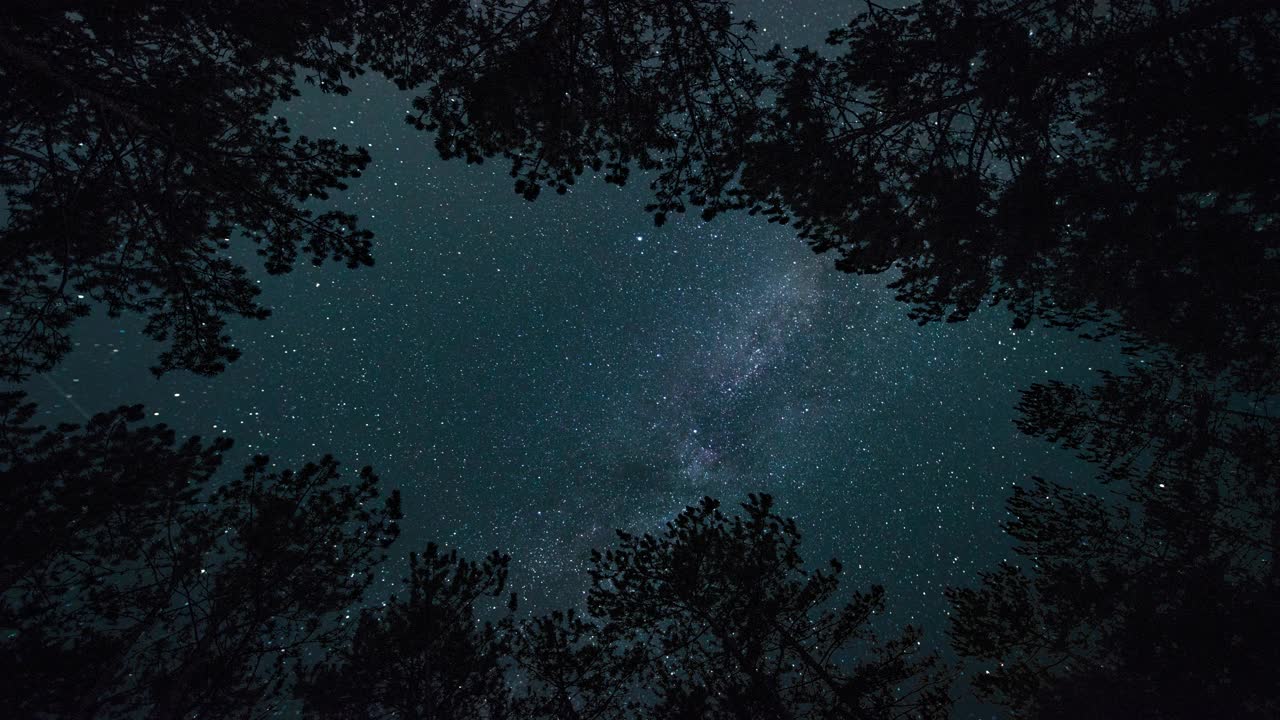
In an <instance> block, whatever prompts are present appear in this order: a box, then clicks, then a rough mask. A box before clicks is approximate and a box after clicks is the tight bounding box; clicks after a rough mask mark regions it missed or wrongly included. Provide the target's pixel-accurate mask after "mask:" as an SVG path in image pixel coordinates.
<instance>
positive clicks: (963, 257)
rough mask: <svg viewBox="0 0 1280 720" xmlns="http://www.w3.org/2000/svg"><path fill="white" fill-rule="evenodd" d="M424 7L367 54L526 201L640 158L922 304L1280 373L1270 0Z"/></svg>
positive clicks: (445, 148) (680, 190)
mask: <svg viewBox="0 0 1280 720" xmlns="http://www.w3.org/2000/svg"><path fill="white" fill-rule="evenodd" d="M429 6H430V8H431V12H418V11H417V7H418V4H417V3H411V2H410V3H405V4H394V5H393V8H394V9H389V10H383V11H382V12H380V13H373V14H371V18H373V20H372V21H371V22H372V24H371V25H370V26H369V27H370V28H371V29H370V30H369V31H368V32H366V33H365V35H366V36H367V37H369V38H370V44H369V46H368V49H367V53H368V56H369V61H370V62H371V63H372V64H373V65H375V66H376V67H378V68H379V69H381V70H383V71H384V72H386V73H388V75H389V76H390V77H392V78H394V79H395V80H396V81H397V82H398V83H399V84H400V85H401V87H404V88H422V89H423V91H424V94H422V95H420V96H419V97H418V98H417V99H416V100H415V103H414V104H415V107H414V110H413V112H412V113H411V114H410V116H409V118H408V119H409V121H410V122H411V123H413V124H414V125H416V126H418V127H422V128H425V129H431V130H434V131H436V133H437V136H436V137H437V147H438V148H439V149H440V151H441V153H442V155H443V156H444V157H464V158H466V159H468V160H469V161H473V162H479V161H480V160H482V159H483V158H486V157H490V156H495V155H502V156H505V157H506V158H508V159H510V160H511V162H512V175H513V176H515V177H516V178H517V185H516V188H517V191H519V192H521V193H523V194H524V195H525V196H526V197H528V198H530V199H532V198H534V197H536V196H537V195H538V193H539V190H540V189H541V188H542V187H544V186H547V187H553V188H555V189H557V190H558V191H561V192H563V191H565V190H566V189H567V187H568V186H569V185H571V184H572V183H573V182H574V179H575V177H577V176H578V175H580V174H581V173H583V172H584V170H586V169H588V168H589V169H592V170H603V171H604V173H605V175H604V177H605V179H606V180H608V181H610V182H615V183H621V182H623V181H625V180H626V179H627V177H628V169H629V168H630V167H631V166H634V167H638V168H641V169H645V170H649V171H652V175H651V177H652V178H653V179H652V181H651V182H652V188H653V190H654V192H655V198H654V202H653V204H652V205H651V207H650V209H651V210H652V211H654V213H655V216H656V219H657V220H658V221H659V223H661V222H662V220H663V219H665V217H666V215H667V214H668V213H670V212H683V211H684V210H685V209H686V206H687V205H693V206H701V207H703V216H704V218H707V219H710V218H712V217H714V216H715V215H716V214H718V213H720V212H723V211H726V210H733V209H747V210H749V211H750V212H752V213H762V214H763V215H764V216H766V217H768V218H769V219H770V220H771V221H775V222H782V223H794V225H795V226H796V228H797V229H798V231H799V233H800V235H801V236H803V237H805V238H807V239H808V240H809V242H810V243H811V245H812V246H813V248H814V249H815V250H817V251H819V252H825V251H835V252H836V253H837V254H838V255H839V258H838V260H837V266H838V267H840V268H841V269H843V270H845V271H848V272H857V273H879V272H884V271H888V270H894V271H895V272H896V273H897V274H898V277H897V278H896V279H895V280H894V281H893V287H894V288H896V290H897V292H898V297H899V299H900V300H903V301H905V302H907V303H910V304H911V306H912V311H911V314H912V316H913V317H914V318H916V319H917V320H919V321H921V322H927V321H932V320H943V319H945V320H948V321H957V320H962V319H964V318H966V317H968V316H969V315H970V314H971V313H972V312H974V311H975V310H976V309H977V308H979V307H980V306H982V305H983V304H985V303H991V304H1000V305H1004V306H1007V307H1008V308H1009V309H1011V310H1012V311H1013V312H1014V314H1015V327H1024V326H1026V325H1027V324H1028V323H1030V322H1031V321H1032V320H1033V319H1036V318H1039V319H1041V320H1043V321H1046V322H1048V323H1050V324H1053V325H1060V326H1065V327H1068V328H1073V329H1076V330H1078V331H1080V332H1081V333H1083V334H1085V335H1087V336H1091V337H1096V336H1103V335H1109V334H1115V333H1120V334H1122V335H1124V336H1125V337H1126V338H1127V340H1128V341H1130V342H1131V343H1133V344H1134V345H1137V346H1168V347H1171V348H1173V349H1174V350H1175V351H1177V352H1179V353H1181V354H1182V355H1184V356H1187V357H1198V358H1200V359H1201V361H1202V362H1206V363H1208V364H1209V365H1210V366H1211V367H1212V368H1214V369H1215V370H1232V371H1238V372H1239V374H1238V380H1239V381H1240V383H1241V386H1242V388H1244V389H1248V390H1256V389H1257V388H1258V387H1259V385H1257V384H1256V383H1259V382H1261V383H1265V384H1267V385H1274V384H1275V383H1276V382H1277V381H1280V378H1277V377H1276V376H1275V375H1274V373H1275V369H1274V367H1272V365H1271V364H1270V363H1269V358H1271V357H1272V356H1273V355H1275V353H1276V352H1277V348H1278V347H1280V327H1277V324H1276V322H1277V321H1276V314H1275V313H1273V312H1268V311H1267V309H1268V308H1271V307H1274V306H1275V304H1276V301H1277V299H1278V298H1277V295H1276V294H1277V292H1280V291H1278V290H1277V288H1280V271H1278V269H1277V263H1278V262H1280V259H1278V258H1280V240H1278V238H1277V207H1278V202H1280V195H1278V194H1277V185H1276V183H1275V180H1274V177H1275V174H1274V171H1273V169H1272V164H1271V163H1270V161H1269V158H1272V157H1274V156H1276V155H1278V154H1280V124H1277V123H1278V121H1277V117H1276V114H1275V108H1276V107H1277V105H1280V91H1278V90H1277V89H1276V87H1277V85H1276V83H1275V82H1273V79H1274V78H1275V77H1276V76H1277V75H1280V53H1277V52H1276V48H1277V40H1278V39H1280V38H1278V36H1277V30H1278V29H1280V10H1277V9H1276V8H1275V6H1274V3H1269V2H1265V1H1263V0H1248V1H1246V2H1237V1H1234V0H1180V1H1179V2H1171V3H1164V2H1151V0H1123V1H1122V2H1110V3H1105V4H1104V3H1095V2H1093V1H1092V0H1066V1H1060V0H931V1H928V2H922V3H915V4H911V5H909V6H908V7H905V8H901V9H892V10H891V9H887V8H883V7H881V6H879V5H877V4H876V3H867V10H866V11H865V12H863V13H861V14H859V15H858V16H857V17H855V18H854V19H853V21H852V22H851V23H850V24H849V25H848V26H847V27H846V28H842V29H839V30H837V31H834V32H833V33H831V36H830V40H829V42H830V43H831V44H832V46H833V47H832V48H831V50H830V51H829V52H825V53H819V52H817V51H815V50H811V49H800V50H794V51H786V50H783V49H781V48H774V49H772V50H770V51H768V52H764V53H761V54H760V55H757V53H756V52H755V50H754V46H753V42H752V40H753V38H752V31H753V30H754V27H753V26H752V25H751V24H750V23H737V22H734V21H733V20H732V18H731V16H730V15H729V14H728V13H727V6H726V5H725V4H724V3H721V2H712V1H710V0H707V1H702V2H692V3H690V2H669V1H668V0H634V1H633V2H627V3H617V2H607V1H605V0H600V1H599V2H596V1H588V2H569V1H557V0H540V1H538V2H531V3H522V2H512V1H510V0H489V1H487V2H484V3H481V4H479V5H476V6H472V5H467V4H463V3H449V2H440V3H430V4H429ZM388 28H391V29H390V30H388ZM441 28H447V30H443V31H442V30H441ZM1100 269H1102V271H1100ZM1241 371H1242V372H1241ZM1249 383H1254V384H1252V385H1250V384H1249Z"/></svg>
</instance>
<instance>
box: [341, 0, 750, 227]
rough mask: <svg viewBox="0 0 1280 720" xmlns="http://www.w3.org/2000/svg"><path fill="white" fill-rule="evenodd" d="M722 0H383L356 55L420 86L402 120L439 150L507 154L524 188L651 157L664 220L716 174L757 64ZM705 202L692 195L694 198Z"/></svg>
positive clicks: (728, 172) (734, 149) (725, 175)
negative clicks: (428, 134) (426, 133)
mask: <svg viewBox="0 0 1280 720" xmlns="http://www.w3.org/2000/svg"><path fill="white" fill-rule="evenodd" d="M731 10H732V5H731V3H729V2H727V0H679V1H673V0H627V1H625V2H618V1H617V0H531V1H526V0H483V1H482V2H478V3H464V2H449V1H447V0H445V1H441V2H427V3H425V4H424V3H421V2H417V1H415V0H401V1H399V2H391V3H386V4H380V5H379V6H378V8H377V10H375V11H372V12H370V13H369V14H368V17H367V19H366V21H365V24H364V25H362V28H363V30H362V32H361V38H362V46H361V59H362V60H366V61H368V62H369V63H370V65H371V66H372V67H373V68H375V69H377V70H380V71H382V72H383V73H385V74H386V75H387V76H388V77H390V78H391V79H392V80H394V81H395V82H396V83H397V85H399V86H400V87H401V88H402V89H413V90H415V91H417V92H421V94H419V95H417V96H416V97H415V98H414V100H413V111H412V112H410V113H409V115H408V117H407V118H406V119H407V120H408V122H409V123H410V124H412V125H414V126H415V127H417V128H420V129H424V130H431V131H434V133H435V138H436V139H435V144H436V147H437V148H438V149H439V151H440V154H441V155H442V156H443V157H445V158H457V157H461V158H465V159H466V160H467V161H468V162H481V161H482V160H483V159H485V158H488V157H493V156H502V157H504V158H506V159H508V160H509V161H510V162H511V175H512V177H514V178H516V191H517V192H519V193H521V194H522V195H524V196H525V197H526V198H528V199H530V200H532V199H534V198H536V197H537V196H538V195H539V193H540V191H541V189H542V188H543V187H549V188H553V189H555V190H556V191H557V192H560V193H564V192H566V191H567V190H568V188H569V187H570V186H571V185H573V184H574V182H575V180H576V178H577V177H578V176H580V175H581V174H582V173H583V172H585V171H587V170H591V171H593V172H603V173H604V179H605V180H607V181H609V182H612V183H616V184H619V185H621V184H623V183H625V182H626V180H627V179H628V177H629V175H630V172H631V169H632V167H633V166H634V167H638V168H640V169H642V170H649V171H653V179H652V181H651V188H652V189H653V191H654V193H655V196H656V197H655V201H654V203H653V205H651V206H650V209H651V210H653V211H655V212H656V214H657V218H658V219H659V223H661V220H662V218H664V217H665V215H666V214H667V213H669V212H672V211H680V212H683V211H684V210H685V198H684V197H683V195H684V191H685V190H686V189H687V188H688V187H690V186H691V185H693V184H697V185H699V186H702V187H710V188H723V187H725V186H727V185H728V184H729V183H730V182H731V181H732V180H733V176H734V174H735V173H736V167H737V164H738V162H739V157H738V154H739V152H740V148H741V147H742V145H743V143H744V142H745V141H746V139H747V133H748V132H749V129H750V127H751V125H752V123H753V122H754V120H755V117H756V114H757V112H758V109H757V101H758V99H759V98H760V96H761V93H762V91H763V78H762V75H761V72H760V68H759V66H758V63H757V61H756V56H755V53H754V49H753V44H752V42H751V39H750V33H751V32H753V31H754V30H755V25H754V24H753V23H751V22H749V21H748V22H740V21H736V20H734V19H733V16H732V12H731ZM689 199H690V200H691V201H692V202H693V203H694V204H701V200H700V198H698V197H696V196H695V197H690V198H689Z"/></svg>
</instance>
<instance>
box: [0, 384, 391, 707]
mask: <svg viewBox="0 0 1280 720" xmlns="http://www.w3.org/2000/svg"><path fill="white" fill-rule="evenodd" d="M0 410H3V416H2V417H0V442H3V446H4V450H3V456H0V487H2V488H3V492H4V507H5V511H6V517H9V518H11V519H12V522H11V523H6V524H5V528H6V530H5V533H6V535H5V537H4V540H5V542H4V544H3V546H0V573H3V574H2V576H0V581H3V586H2V587H0V592H2V595H0V598H2V603H0V626H2V627H3V628H4V629H5V631H4V637H3V640H2V642H3V651H2V652H0V658H3V659H2V660H0V672H3V674H4V677H5V679H6V681H5V682H4V683H0V686H3V688H4V690H3V691H2V692H3V694H2V695H0V697H2V698H3V701H4V703H5V707H6V711H7V712H9V713H12V714H13V715H14V716H15V717H86V718H87V717H94V718H109V717H130V718H132V717H144V716H145V717H152V718H178V717H193V716H201V717H221V716H231V715H235V716H237V717H257V716H266V715H268V714H270V713H271V710H272V709H273V707H276V703H278V701H279V696H280V693H281V692H282V690H283V689H284V688H285V687H287V686H288V684H289V683H290V682H291V678H292V672H293V668H294V666H295V665H296V664H297V663H298V662H299V661H300V659H301V658H302V656H303V654H304V653H315V652H324V651H326V650H328V649H330V648H331V647H332V646H333V644H334V643H335V642H336V641H337V639H338V638H339V637H342V635H343V632H342V628H341V626H340V625H339V624H337V623H336V622H334V620H333V616H334V615H335V614H337V613H339V612H342V611H344V610H346V609H348V608H349V607H351V606H352V604H353V603H355V602H357V601H358V600H359V599H360V597H361V596H362V594H363V591H364V590H365V588H366V587H367V586H368V585H369V583H370V582H371V581H372V579H373V574H372V569H373V567H374V566H375V565H376V564H377V563H378V562H380V561H381V560H382V559H383V558H384V557H385V556H384V553H383V550H384V549H385V548H386V547H387V546H388V545H389V544H390V543H391V541H392V540H394V539H395V537H396V535H397V534H398V526H397V522H396V521H397V519H398V518H399V495H398V494H394V493H393V494H392V495H391V496H390V497H388V498H387V499H386V500H385V501H384V502H377V497H378V494H379V493H378V487H377V486H378V479H377V477H375V476H374V475H373V473H372V472H371V471H370V470H369V469H368V468H366V469H364V470H362V471H361V472H360V474H359V478H358V480H357V481H356V482H355V483H344V482H342V479H341V475H340V473H339V470H338V463H337V462H336V461H334V460H333V459H332V458H329V457H326V458H324V459H322V460H321V461H320V462H318V463H308V464H307V465H305V466H303V467H302V468H301V469H299V470H297V471H292V470H283V471H278V472H277V471H273V470H271V465H270V462H269V461H268V459H267V458H266V457H264V456H258V457H256V458H254V460H253V462H252V463H251V464H249V465H248V466H247V467H245V469H244V472H243V474H242V475H241V476H240V477H239V478H235V479H232V480H230V481H221V482H214V481H212V480H211V478H212V477H213V475H214V473H215V472H216V471H217V470H218V468H219V466H220V464H221V461H222V454H223V453H224V452H225V451H226V450H227V449H228V447H229V445H230V443H229V442H227V441H225V440H216V441H214V442H212V443H208V444H206V443H203V442H202V441H201V440H200V439H199V438H190V439H188V440H186V441H184V442H181V443H178V442H177V441H176V439H175V436H174V433H173V431H171V430H169V429H168V428H166V427H165V426H163V425H153V426H144V425H139V422H140V421H141V420H142V413H141V409H140V408H137V407H132V408H121V409H119V410H115V411H112V412H109V413H103V414H100V415H97V416H95V417H94V418H93V419H92V420H91V421H89V423H88V424H87V425H85V426H84V427H76V426H71V425H64V426H60V427H58V428H56V429H54V430H51V431H45V430H43V429H42V428H38V427H33V426H31V425H30V423H29V420H30V418H31V416H32V413H33V410H34V408H33V407H32V406H31V405H24V404H22V403H21V398H20V397H19V396H16V395H13V394H8V395H5V396H3V405H2V406H0Z"/></svg>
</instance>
